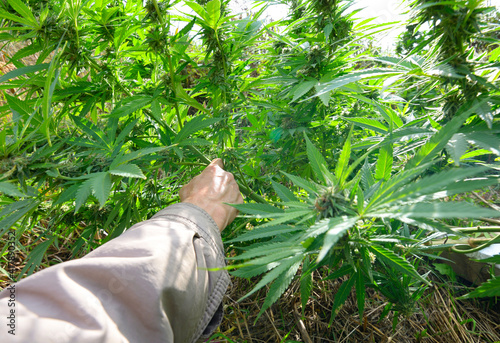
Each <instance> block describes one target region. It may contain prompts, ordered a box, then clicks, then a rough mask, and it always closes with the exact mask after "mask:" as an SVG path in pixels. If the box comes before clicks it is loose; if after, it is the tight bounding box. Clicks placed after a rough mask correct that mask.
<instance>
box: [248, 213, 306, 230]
mask: <svg viewBox="0 0 500 343" xmlns="http://www.w3.org/2000/svg"><path fill="white" fill-rule="evenodd" d="M311 212H312V210H300V211H297V210H294V211H289V212H285V213H273V214H269V215H267V218H275V219H273V220H271V221H269V222H267V223H265V224H262V225H259V226H258V227H259V228H263V227H267V226H275V225H278V224H283V223H286V222H289V221H292V220H294V219H297V218H300V217H303V216H306V215H308V214H310V213H311Z"/></svg>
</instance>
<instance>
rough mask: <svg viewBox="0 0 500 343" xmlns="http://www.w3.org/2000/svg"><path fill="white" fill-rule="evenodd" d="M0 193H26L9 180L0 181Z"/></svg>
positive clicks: (20, 194) (18, 195)
mask: <svg viewBox="0 0 500 343" xmlns="http://www.w3.org/2000/svg"><path fill="white" fill-rule="evenodd" d="M0 193H3V194H6V195H9V196H11V197H25V196H26V194H24V193H23V192H21V191H20V190H19V188H17V187H16V186H15V185H13V184H12V183H9V182H0Z"/></svg>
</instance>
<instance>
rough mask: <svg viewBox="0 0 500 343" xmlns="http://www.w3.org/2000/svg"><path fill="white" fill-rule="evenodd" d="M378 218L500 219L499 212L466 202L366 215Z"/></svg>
mask: <svg viewBox="0 0 500 343" xmlns="http://www.w3.org/2000/svg"><path fill="white" fill-rule="evenodd" d="M366 216H367V217H370V216H373V217H380V218H401V217H407V218H441V219H444V218H450V219H451V218H480V217H492V218H495V217H500V211H495V210H492V209H489V208H485V207H479V206H476V205H473V204H469V203H467V202H436V203H417V204H413V205H407V206H399V207H390V208H387V209H384V210H379V211H374V212H370V213H367V214H366Z"/></svg>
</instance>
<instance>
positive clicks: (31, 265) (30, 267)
mask: <svg viewBox="0 0 500 343" xmlns="http://www.w3.org/2000/svg"><path fill="white" fill-rule="evenodd" d="M54 240H55V236H54V237H51V238H50V239H48V240H46V241H43V242H41V243H39V244H37V246H36V247H34V248H33V250H32V251H31V252H30V253H29V254H28V257H27V258H26V260H25V265H24V267H23V269H22V270H21V273H19V277H21V276H23V275H24V273H26V275H27V276H30V275H31V274H33V272H34V271H35V270H36V268H37V267H38V266H39V265H40V264H41V263H42V259H43V257H44V256H45V254H46V251H47V249H48V248H49V247H50V246H51V245H52V243H54Z"/></svg>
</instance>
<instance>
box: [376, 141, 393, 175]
mask: <svg viewBox="0 0 500 343" xmlns="http://www.w3.org/2000/svg"><path fill="white" fill-rule="evenodd" d="M392 162H393V157H392V146H391V145H386V146H384V147H383V148H381V149H380V152H379V154H378V159H377V168H376V169H375V178H376V179H377V180H386V181H387V180H389V179H390V177H391V172H392Z"/></svg>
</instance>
